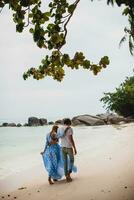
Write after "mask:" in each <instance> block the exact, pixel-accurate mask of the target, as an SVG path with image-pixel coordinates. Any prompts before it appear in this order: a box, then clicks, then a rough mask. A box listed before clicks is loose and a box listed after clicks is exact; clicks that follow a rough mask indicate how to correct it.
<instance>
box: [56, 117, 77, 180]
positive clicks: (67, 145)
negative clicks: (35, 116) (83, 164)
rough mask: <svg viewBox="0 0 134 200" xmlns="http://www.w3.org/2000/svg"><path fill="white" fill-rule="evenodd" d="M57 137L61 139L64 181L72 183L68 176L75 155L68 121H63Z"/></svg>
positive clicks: (71, 131) (71, 130) (69, 121)
mask: <svg viewBox="0 0 134 200" xmlns="http://www.w3.org/2000/svg"><path fill="white" fill-rule="evenodd" d="M58 135H59V137H60V138H61V147H62V154H63V161H64V172H65V176H66V181H67V182H70V181H72V178H71V176H70V175H71V173H72V167H73V164H74V155H76V154H77V150H76V147H75V142H74V139H73V129H72V127H71V120H70V119H65V120H64V126H63V127H61V128H59V130H58ZM68 157H69V160H70V165H69V169H68Z"/></svg>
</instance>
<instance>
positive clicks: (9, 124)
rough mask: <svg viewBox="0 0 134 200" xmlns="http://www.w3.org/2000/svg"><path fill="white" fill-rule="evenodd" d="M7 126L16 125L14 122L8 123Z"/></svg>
mask: <svg viewBox="0 0 134 200" xmlns="http://www.w3.org/2000/svg"><path fill="white" fill-rule="evenodd" d="M8 126H10V127H16V124H15V123H8Z"/></svg>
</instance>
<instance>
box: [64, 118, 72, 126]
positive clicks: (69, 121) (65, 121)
mask: <svg viewBox="0 0 134 200" xmlns="http://www.w3.org/2000/svg"><path fill="white" fill-rule="evenodd" d="M63 123H64V124H65V125H68V126H69V125H71V120H70V119H69V118H66V119H64V120H63Z"/></svg>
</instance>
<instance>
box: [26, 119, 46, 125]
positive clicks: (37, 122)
mask: <svg viewBox="0 0 134 200" xmlns="http://www.w3.org/2000/svg"><path fill="white" fill-rule="evenodd" d="M44 125H47V119H44V118H41V119H38V118H37V117H29V118H28V126H44Z"/></svg>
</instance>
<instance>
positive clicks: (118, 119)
mask: <svg viewBox="0 0 134 200" xmlns="http://www.w3.org/2000/svg"><path fill="white" fill-rule="evenodd" d="M96 116H97V117H99V118H100V119H102V120H104V122H105V123H106V124H121V123H123V122H125V121H126V118H124V117H122V116H119V115H117V114H114V113H105V114H98V115H96Z"/></svg>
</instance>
